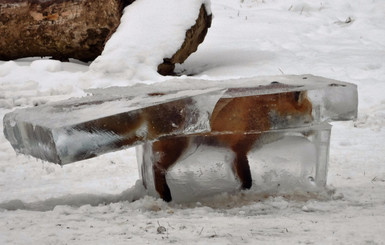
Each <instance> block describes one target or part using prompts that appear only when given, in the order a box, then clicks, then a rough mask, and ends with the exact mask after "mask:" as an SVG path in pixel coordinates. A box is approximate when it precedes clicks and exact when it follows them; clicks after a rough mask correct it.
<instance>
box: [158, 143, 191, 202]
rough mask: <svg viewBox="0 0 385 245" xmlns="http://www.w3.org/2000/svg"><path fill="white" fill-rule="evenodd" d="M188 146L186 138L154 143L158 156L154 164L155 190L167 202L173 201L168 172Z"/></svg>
mask: <svg viewBox="0 0 385 245" xmlns="http://www.w3.org/2000/svg"><path fill="white" fill-rule="evenodd" d="M187 145H188V139H187V138H186V137H176V138H172V139H165V140H160V141H156V142H154V143H153V146H152V147H153V152H154V153H155V155H156V156H155V158H156V159H155V161H154V163H153V170H154V183H155V189H156V191H157V192H158V194H159V196H160V197H161V198H162V199H163V200H164V201H166V202H170V201H172V196H171V192H170V188H169V187H168V184H167V180H166V174H167V170H168V169H169V168H170V167H171V166H172V165H174V163H175V162H176V161H177V160H178V158H179V157H180V156H181V155H182V153H183V152H184V150H185V149H186V148H187Z"/></svg>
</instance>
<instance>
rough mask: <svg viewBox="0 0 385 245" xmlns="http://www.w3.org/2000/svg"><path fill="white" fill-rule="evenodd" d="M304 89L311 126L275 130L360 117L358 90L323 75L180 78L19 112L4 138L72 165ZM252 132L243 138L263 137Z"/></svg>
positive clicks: (197, 130)
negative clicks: (222, 105) (236, 106)
mask: <svg viewBox="0 0 385 245" xmlns="http://www.w3.org/2000/svg"><path fill="white" fill-rule="evenodd" d="M299 91H306V92H307V96H308V99H309V101H310V102H311V105H312V115H311V120H310V118H307V119H303V118H301V120H299V119H298V120H291V121H290V123H288V122H287V120H286V121H285V122H284V121H283V120H272V121H273V123H272V125H271V128H270V129H271V130H280V129H287V128H298V127H310V126H312V125H316V124H319V123H322V122H325V121H329V120H350V119H354V118H355V117H356V115H357V103H358V98H357V87H356V86H355V85H353V84H350V83H345V82H340V81H336V80H332V79H327V78H323V77H317V76H312V75H289V76H267V77H252V78H244V79H231V80H217V81H212V80H200V79H193V78H183V79H172V80H168V81H166V82H162V83H158V84H156V85H144V84H139V85H135V86H130V87H112V88H106V89H95V90H89V91H88V93H90V95H89V96H86V97H83V98H75V99H70V100H66V101H61V102H55V103H50V104H46V105H41V106H37V107H32V108H25V109H19V110H15V111H14V112H11V113H8V114H6V115H5V117H4V134H5V136H6V138H7V139H8V140H9V141H10V143H11V145H12V146H13V148H14V149H15V151H16V152H18V153H22V154H27V155H32V156H34V157H37V158H40V159H42V160H46V161H50V162H54V163H58V164H67V163H71V162H75V161H79V160H83V159H87V158H91V157H95V156H98V155H100V154H103V153H107V152H110V151H116V150H120V149H124V148H127V147H131V146H135V145H139V144H143V143H145V142H147V141H153V140H157V139H159V138H162V137H166V136H187V135H196V134H204V133H215V132H212V130H211V126H210V118H211V116H212V113H213V110H214V108H215V106H216V105H217V103H218V101H220V100H225V99H228V98H242V97H249V96H263V95H269V94H275V95H280V94H282V95H284V94H285V93H288V92H299ZM277 98H278V100H279V98H280V96H278V97H277ZM253 116H254V117H256V118H258V115H253ZM269 117H271V118H272V119H274V117H275V115H273V114H269ZM287 117H288V118H289V117H290V115H288V116H287ZM254 131H255V130H254ZM254 131H250V132H247V130H246V131H245V132H244V133H258V132H254ZM222 133H223V132H222Z"/></svg>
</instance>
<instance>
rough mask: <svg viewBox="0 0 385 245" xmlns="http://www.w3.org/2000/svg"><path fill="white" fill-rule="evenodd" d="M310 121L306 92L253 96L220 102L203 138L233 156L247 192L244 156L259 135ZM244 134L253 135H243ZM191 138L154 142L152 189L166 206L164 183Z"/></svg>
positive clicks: (247, 169)
mask: <svg viewBox="0 0 385 245" xmlns="http://www.w3.org/2000/svg"><path fill="white" fill-rule="evenodd" d="M311 120H312V104H311V102H310V101H309V99H308V98H307V95H306V91H295V92H285V93H279V94H267V95H254V96H246V97H236V98H222V99H220V100H219V101H218V102H217V104H216V105H215V108H214V110H213V113H212V115H211V118H210V126H211V132H210V133H207V134H204V136H206V137H208V139H210V140H209V142H215V144H219V145H221V146H225V147H228V148H229V149H231V150H232V151H233V152H234V159H233V162H232V164H233V168H232V169H233V170H234V173H235V174H236V176H237V177H238V179H239V181H240V182H241V188H242V189H250V188H251V186H252V177H251V172H250V167H249V161H248V157H247V154H248V152H249V151H250V150H251V149H252V147H253V145H254V144H256V143H257V142H258V140H259V139H260V136H261V135H262V134H263V132H266V131H268V130H270V129H272V128H275V127H276V126H279V125H285V124H290V125H296V124H297V125H299V124H303V123H309V122H311ZM245 132H253V133H251V134H245ZM190 141H191V137H172V138H166V139H162V140H159V141H156V142H154V143H153V145H152V151H153V153H154V155H156V156H157V157H156V158H155V159H154V162H153V172H154V183H155V189H156V191H157V192H158V193H159V195H160V197H161V198H162V199H163V200H165V201H167V202H169V201H171V200H172V196H171V192H170V189H169V187H168V184H167V181H166V174H167V170H168V169H169V168H170V167H172V166H173V165H174V164H175V163H176V161H177V160H178V159H179V157H180V156H181V155H182V154H183V153H184V152H185V150H186V149H187V148H188V146H189V144H190V143H191V142H190Z"/></svg>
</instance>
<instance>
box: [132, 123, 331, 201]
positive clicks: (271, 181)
mask: <svg viewBox="0 0 385 245" xmlns="http://www.w3.org/2000/svg"><path fill="white" fill-rule="evenodd" d="M330 131H331V125H330V124H329V123H321V124H319V125H313V126H310V127H308V126H306V127H299V128H291V129H281V130H271V131H269V132H266V133H264V134H263V136H262V137H261V138H260V139H259V140H257V141H256V143H255V144H254V146H253V148H252V149H251V150H250V152H249V153H248V154H247V157H248V159H249V165H250V170H251V174H252V179H253V186H252V188H255V189H256V190H258V192H260V193H263V192H265V193H270V194H287V193H293V192H295V191H296V190H301V191H304V192H306V191H315V190H321V189H322V188H324V187H325V185H326V179H327V166H328V155H329V154H328V150H329V142H330ZM210 137H212V136H189V137H188V140H189V142H190V144H189V146H188V147H187V148H186V149H185V151H184V153H183V154H182V155H181V156H180V158H179V159H178V161H177V162H176V163H175V164H174V165H173V166H172V167H171V168H169V169H168V171H167V175H166V179H167V184H168V186H169V188H170V191H171V195H172V198H173V201H176V202H191V201H198V200H201V199H202V198H205V197H209V196H212V195H215V194H219V193H222V192H228V193H233V192H236V191H239V189H240V182H239V179H238V178H237V176H236V174H235V173H234V170H233V169H234V166H232V161H233V159H234V152H232V151H231V150H230V149H229V148H227V147H223V146H221V145H220V144H215V143H214V144H213V141H212V140H209V139H208V138H210ZM136 150H137V159H138V164H139V169H140V174H141V177H142V180H143V182H144V185H145V187H146V189H147V192H148V194H149V195H152V196H159V194H158V193H157V191H156V189H155V183H154V172H153V164H154V160H155V159H156V158H157V156H156V155H157V154H158V153H157V152H156V151H154V150H153V142H146V143H145V144H143V145H140V146H137V148H136Z"/></svg>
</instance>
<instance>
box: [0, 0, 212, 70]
mask: <svg viewBox="0 0 385 245" xmlns="http://www.w3.org/2000/svg"><path fill="white" fill-rule="evenodd" d="M132 2H134V0H100V1H90V0H71V1H69V0H67V1H66V0H44V1H43V0H0V35H1V36H2V37H4V38H2V39H1V40H0V60H14V59H18V58H24V57H34V56H36V57H52V58H53V59H58V60H61V61H66V60H68V59H69V58H75V59H78V60H81V61H85V62H88V61H93V60H94V59H95V58H96V57H98V56H99V55H100V54H101V53H102V51H103V49H104V45H105V43H106V41H107V40H108V39H109V37H110V36H111V35H112V34H113V33H114V32H115V30H116V29H117V27H118V26H119V24H120V18H121V17H122V12H123V11H122V10H123V8H124V7H125V6H127V5H130V4H131V3H132ZM211 19H212V15H211V13H209V12H207V9H206V7H205V6H204V4H202V6H201V8H200V11H199V13H198V14H197V19H196V22H195V24H194V25H193V26H191V28H189V29H188V30H187V31H186V34H185V39H184V41H183V43H181V45H180V48H179V49H177V50H175V53H174V54H173V55H172V56H171V57H164V59H163V63H161V64H159V65H158V67H157V71H158V73H160V74H162V75H172V74H173V71H174V68H175V64H176V63H183V62H184V61H185V60H186V59H187V57H188V56H189V55H190V54H191V53H193V52H195V51H196V50H197V48H198V45H199V44H200V43H202V42H203V40H204V38H205V36H206V33H207V30H208V28H209V27H210V26H211ZM170 38H172V37H170ZM150 48H153V47H149V49H150Z"/></svg>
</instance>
